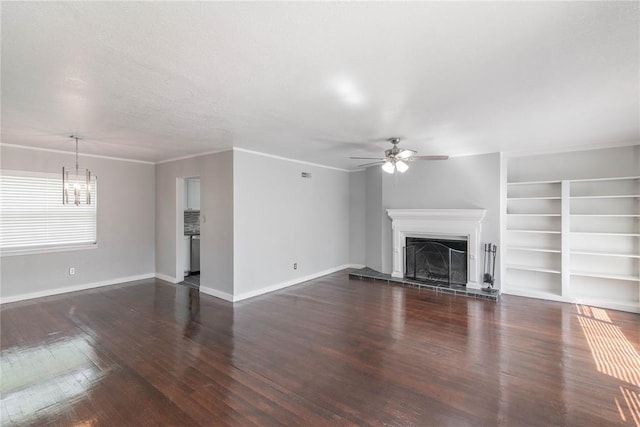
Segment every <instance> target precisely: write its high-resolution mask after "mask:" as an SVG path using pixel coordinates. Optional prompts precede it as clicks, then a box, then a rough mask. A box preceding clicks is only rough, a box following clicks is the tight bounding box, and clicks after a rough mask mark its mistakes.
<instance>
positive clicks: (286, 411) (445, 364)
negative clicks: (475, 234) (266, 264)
mask: <svg viewBox="0 0 640 427" xmlns="http://www.w3.org/2000/svg"><path fill="white" fill-rule="evenodd" d="M0 314H1V318H0V320H1V332H2V337H1V344H0V346H1V367H2V380H1V387H2V388H1V396H0V400H1V402H0V411H1V412H0V414H1V415H0V417H1V418H0V420H1V423H2V425H61V426H75V425H83V426H85V425H86V426H89V425H91V426H103V425H113V426H147V425H148V426H161V425H171V426H190V425H212V426H226V425H236V426H252V425H287V426H294V425H304V426H315V425H376V426H378V425H391V426H467V425H468V426H493V425H505V426H552V425H567V426H595V425H632V426H633V425H636V426H639V425H640V356H639V354H640V344H639V343H640V316H638V315H635V314H630V313H623V312H616V311H612V310H603V309H596V308H590V307H585V306H580V305H571V304H561V303H554V302H547V301H541V300H536V299H527V298H519V297H509V296H504V297H503V298H502V300H501V301H500V302H498V303H495V302H492V301H484V300H477V299H472V298H464V297H459V296H458V297H456V296H451V295H445V294H438V293H434V292H430V291H425V290H419V289H413V288H404V287H398V286H393V285H387V284H382V283H376V282H370V281H361V280H357V279H349V278H348V276H347V272H346V271H342V272H338V273H335V274H332V275H329V276H325V277H322V278H319V279H316V280H313V281H310V282H307V283H305V284H302V285H298V286H295V287H291V288H288V289H285V290H282V291H279V292H274V293H271V294H268V295H264V296H261V297H257V298H253V299H250V300H246V301H243V302H240V303H236V304H235V305H233V304H231V303H227V302H224V301H222V300H218V299H216V298H213V297H209V296H206V295H200V294H199V293H198V292H197V290H194V289H191V288H188V287H184V286H177V285H171V284H168V283H166V282H162V281H159V280H145V281H139V282H133V283H131V284H127V285H119V286H111V287H107V288H101V289H95V290H91V291H83V292H77V293H73V294H66V295H59V296H55V297H48V298H42V299H39V300H31V301H24V302H19V303H12V304H4V305H3V306H2V308H1V313H0Z"/></svg>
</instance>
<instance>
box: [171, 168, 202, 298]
mask: <svg viewBox="0 0 640 427" xmlns="http://www.w3.org/2000/svg"><path fill="white" fill-rule="evenodd" d="M200 193H201V190H200V177H199V176H187V177H181V178H178V179H177V180H176V281H177V282H178V283H183V284H186V285H189V286H192V287H199V286H200V274H201V269H200V240H201V239H200V238H201V230H200V225H201V223H202V222H203V220H202V217H201V213H200Z"/></svg>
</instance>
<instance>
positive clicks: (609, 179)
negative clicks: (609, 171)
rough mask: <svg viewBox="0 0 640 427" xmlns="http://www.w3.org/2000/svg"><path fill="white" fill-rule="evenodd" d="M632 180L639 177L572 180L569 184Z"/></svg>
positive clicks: (639, 177)
mask: <svg viewBox="0 0 640 427" xmlns="http://www.w3.org/2000/svg"><path fill="white" fill-rule="evenodd" d="M632 179H640V176H619V177H615V178H591V179H572V180H570V182H602V181H627V180H632Z"/></svg>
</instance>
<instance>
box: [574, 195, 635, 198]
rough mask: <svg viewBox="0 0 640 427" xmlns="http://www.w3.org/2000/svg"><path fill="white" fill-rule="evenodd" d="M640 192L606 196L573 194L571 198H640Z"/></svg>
mask: <svg viewBox="0 0 640 427" xmlns="http://www.w3.org/2000/svg"><path fill="white" fill-rule="evenodd" d="M638 197H640V194H616V195H606V196H571V197H570V198H571V199H625V198H638Z"/></svg>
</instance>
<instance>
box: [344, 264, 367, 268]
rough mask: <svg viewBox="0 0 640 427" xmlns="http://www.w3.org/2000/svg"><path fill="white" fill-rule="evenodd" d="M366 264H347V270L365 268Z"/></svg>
mask: <svg viewBox="0 0 640 427" xmlns="http://www.w3.org/2000/svg"><path fill="white" fill-rule="evenodd" d="M365 267H366V265H364V264H347V265H346V267H345V268H365Z"/></svg>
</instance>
